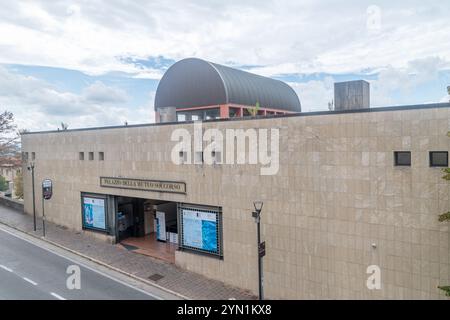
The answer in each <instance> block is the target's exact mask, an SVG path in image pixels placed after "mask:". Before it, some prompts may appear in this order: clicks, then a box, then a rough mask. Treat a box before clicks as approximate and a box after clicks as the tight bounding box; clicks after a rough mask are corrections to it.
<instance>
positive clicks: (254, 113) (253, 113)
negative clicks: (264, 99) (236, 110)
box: [247, 102, 260, 117]
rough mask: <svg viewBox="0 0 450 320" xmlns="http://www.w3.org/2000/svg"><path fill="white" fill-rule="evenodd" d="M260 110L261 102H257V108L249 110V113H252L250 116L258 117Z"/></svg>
mask: <svg viewBox="0 0 450 320" xmlns="http://www.w3.org/2000/svg"><path fill="white" fill-rule="evenodd" d="M259 109H260V104H259V102H256V104H255V106H254V107H251V108H247V111H248V113H250V115H251V116H252V117H256V116H257V115H258V111H259Z"/></svg>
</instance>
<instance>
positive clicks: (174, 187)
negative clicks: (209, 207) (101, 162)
mask: <svg viewBox="0 0 450 320" xmlns="http://www.w3.org/2000/svg"><path fill="white" fill-rule="evenodd" d="M100 186H101V187H107V188H120V189H132V190H143V191H157V192H171V193H186V183H184V182H174V181H160V180H141V179H128V178H109V177H100Z"/></svg>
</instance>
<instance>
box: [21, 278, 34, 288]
mask: <svg viewBox="0 0 450 320" xmlns="http://www.w3.org/2000/svg"><path fill="white" fill-rule="evenodd" d="M22 279H23V280H25V281H26V282H29V283H31V284H32V285H33V286H37V283H36V282H34V281H33V280H31V279H28V278H26V277H22Z"/></svg>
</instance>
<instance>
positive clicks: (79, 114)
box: [0, 67, 153, 131]
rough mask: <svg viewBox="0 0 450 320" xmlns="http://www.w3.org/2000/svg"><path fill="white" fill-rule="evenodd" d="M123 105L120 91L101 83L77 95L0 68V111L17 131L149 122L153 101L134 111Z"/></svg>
mask: <svg viewBox="0 0 450 320" xmlns="http://www.w3.org/2000/svg"><path fill="white" fill-rule="evenodd" d="M149 98H151V97H149ZM126 102H127V96H126V94H125V93H124V92H123V90H121V89H117V88H114V87H109V86H106V85H105V84H103V83H102V82H95V83H94V84H92V85H91V86H88V87H87V88H86V89H85V90H83V92H82V93H81V94H79V95H78V94H74V93H71V92H63V91H59V90H57V89H56V88H54V87H52V86H51V85H50V84H49V83H46V82H45V81H42V80H39V79H36V78H33V77H27V76H23V75H20V74H16V73H13V72H11V71H9V70H7V69H5V68H2V67H0V108H1V109H2V110H4V109H6V110H9V111H11V112H13V113H14V115H15V118H16V122H17V124H18V126H19V128H21V129H29V130H32V131H37V130H54V129H56V128H57V127H59V124H60V123H61V122H65V123H68V124H69V126H70V128H80V127H92V126H105V125H121V124H123V123H124V122H125V121H127V122H128V123H129V124H134V123H147V122H151V121H152V119H153V115H152V110H153V108H152V103H153V100H151V101H149V105H145V106H141V107H137V108H128V107H127V105H126Z"/></svg>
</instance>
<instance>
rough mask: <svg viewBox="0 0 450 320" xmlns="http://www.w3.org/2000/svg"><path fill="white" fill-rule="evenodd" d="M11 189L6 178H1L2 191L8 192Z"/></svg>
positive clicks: (0, 186) (0, 187)
mask: <svg viewBox="0 0 450 320" xmlns="http://www.w3.org/2000/svg"><path fill="white" fill-rule="evenodd" d="M8 189H9V185H8V182H7V181H6V179H5V177H4V176H0V191H6V190H8Z"/></svg>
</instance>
